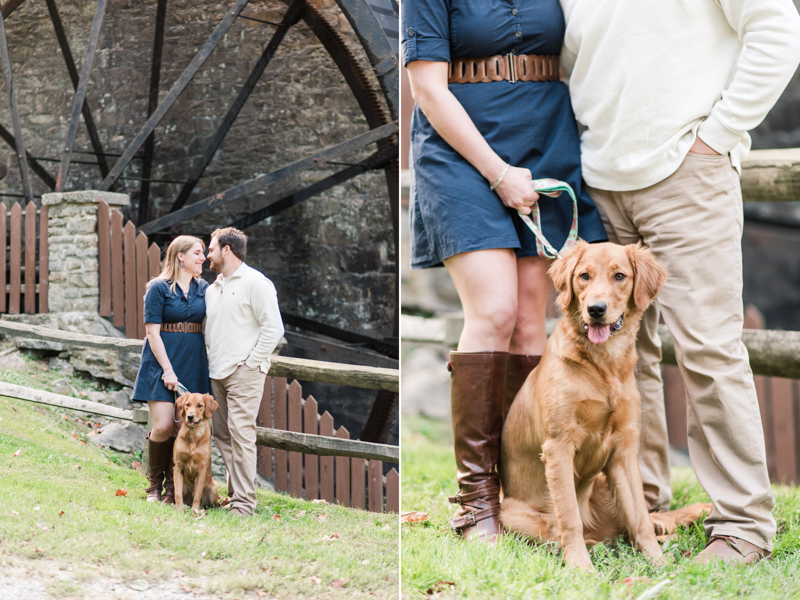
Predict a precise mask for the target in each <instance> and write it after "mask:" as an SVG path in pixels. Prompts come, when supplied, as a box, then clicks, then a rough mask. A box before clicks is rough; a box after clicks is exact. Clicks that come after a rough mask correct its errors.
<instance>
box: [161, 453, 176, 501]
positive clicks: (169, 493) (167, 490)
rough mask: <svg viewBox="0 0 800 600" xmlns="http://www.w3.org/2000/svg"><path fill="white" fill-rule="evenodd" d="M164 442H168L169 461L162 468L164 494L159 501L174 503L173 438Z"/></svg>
mask: <svg viewBox="0 0 800 600" xmlns="http://www.w3.org/2000/svg"><path fill="white" fill-rule="evenodd" d="M165 443H169V461H168V462H167V466H166V468H165V469H164V494H163V495H162V496H161V503H162V504H175V472H174V468H175V461H174V460H173V458H172V452H173V449H174V448H175V438H174V437H170V438H169V439H168V440H167V441H166V442H165Z"/></svg>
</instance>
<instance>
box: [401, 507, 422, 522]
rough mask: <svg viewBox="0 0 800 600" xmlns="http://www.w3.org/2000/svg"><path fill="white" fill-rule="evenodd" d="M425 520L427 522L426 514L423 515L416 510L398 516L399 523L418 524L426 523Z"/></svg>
mask: <svg viewBox="0 0 800 600" xmlns="http://www.w3.org/2000/svg"><path fill="white" fill-rule="evenodd" d="M427 520H428V513H424V512H421V511H418V510H415V511H412V512H406V513H402V514H401V515H400V522H401V523H419V522H420V521H427Z"/></svg>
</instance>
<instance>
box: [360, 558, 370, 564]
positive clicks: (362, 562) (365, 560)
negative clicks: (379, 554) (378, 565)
mask: <svg viewBox="0 0 800 600" xmlns="http://www.w3.org/2000/svg"><path fill="white" fill-rule="evenodd" d="M361 564H362V565H368V564H369V559H368V558H365V559H364V560H362V561H361Z"/></svg>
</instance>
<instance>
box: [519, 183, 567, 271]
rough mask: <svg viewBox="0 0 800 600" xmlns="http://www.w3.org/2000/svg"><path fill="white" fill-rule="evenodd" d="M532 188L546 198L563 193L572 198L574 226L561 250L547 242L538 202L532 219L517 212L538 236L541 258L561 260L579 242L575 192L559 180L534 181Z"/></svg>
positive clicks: (532, 211) (537, 249) (537, 250)
mask: <svg viewBox="0 0 800 600" xmlns="http://www.w3.org/2000/svg"><path fill="white" fill-rule="evenodd" d="M531 187H532V188H533V189H534V191H536V192H537V193H539V194H544V195H545V196H549V197H551V198H558V197H559V196H560V195H561V194H562V193H563V192H567V193H568V194H569V196H570V198H572V226H571V227H570V228H569V235H568V236H567V241H566V242H564V245H563V246H562V247H561V250H556V249H555V248H553V246H552V245H551V244H550V242H548V241H547V238H546V237H544V234H543V233H542V228H541V225H540V223H541V216H540V214H539V203H538V202H534V203H533V206H531V216H530V217H529V216H528V215H526V214H523V213H522V212H521V211H518V212H517V214H518V215H519V216H520V218H521V219H522V220H523V221H524V222H525V224H526V225H527V226H528V228H529V229H530V230H531V231H532V232H533V235H535V236H536V252H537V253H538V254H539V256H541V257H542V258H550V259H553V258H561V253H562V252H564V251H565V250H567V249H568V248H572V247H573V246H574V245H575V244H576V243H577V242H578V200H577V199H576V198H575V192H573V191H572V187H571V186H570V185H569V184H568V183H566V182H564V181H558V180H557V179H534V180H533V181H532V182H531ZM531 217H533V218H531Z"/></svg>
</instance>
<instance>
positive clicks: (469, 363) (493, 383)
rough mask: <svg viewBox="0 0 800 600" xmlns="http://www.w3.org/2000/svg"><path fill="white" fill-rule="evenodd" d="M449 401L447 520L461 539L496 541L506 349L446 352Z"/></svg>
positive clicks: (498, 530)
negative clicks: (453, 486) (452, 488)
mask: <svg viewBox="0 0 800 600" xmlns="http://www.w3.org/2000/svg"><path fill="white" fill-rule="evenodd" d="M447 368H448V370H449V371H450V372H451V375H450V406H451V411H452V417H453V437H454V445H455V454H456V469H457V471H456V477H457V479H458V487H459V492H458V494H456V495H455V496H453V497H452V498H450V502H452V503H453V504H459V505H460V506H459V507H458V509H457V510H456V512H455V514H454V515H453V518H452V519H450V526H451V527H452V528H453V529H454V530H455V531H456V532H457V533H460V534H461V536H462V537H463V538H464V539H469V538H475V537H477V538H479V539H482V540H484V541H487V542H489V543H494V542H495V541H497V536H498V535H500V533H501V532H502V530H503V525H502V523H501V522H500V518H499V516H498V515H499V514H500V498H499V493H500V476H499V475H498V474H497V470H496V465H497V462H498V460H499V459H500V431H501V430H502V428H503V401H504V396H505V386H506V372H507V368H508V352H451V353H450V362H449V363H448V364H447Z"/></svg>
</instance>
